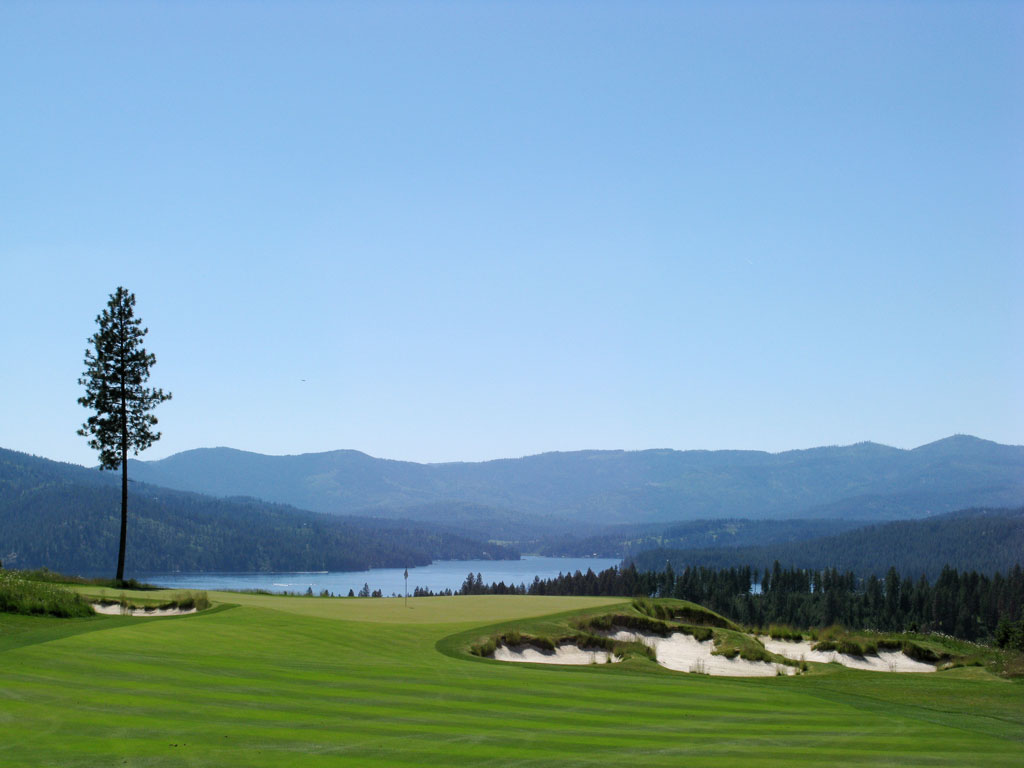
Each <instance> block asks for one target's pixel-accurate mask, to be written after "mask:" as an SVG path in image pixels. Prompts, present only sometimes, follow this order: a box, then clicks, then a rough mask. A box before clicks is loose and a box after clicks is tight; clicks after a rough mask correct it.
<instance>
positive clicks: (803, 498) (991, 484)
mask: <svg viewBox="0 0 1024 768" xmlns="http://www.w3.org/2000/svg"><path fill="white" fill-rule="evenodd" d="M129 475H130V476H131V477H133V478H135V479H136V480H139V481H144V482H148V483H152V484H155V485H161V486H165V487H168V488H175V489H179V490H185V491H193V492H198V493H204V494H210V495H214V496H228V497H229V496H240V495H242V496H251V497H256V498H260V499H264V500H267V501H274V502H279V503H284V504H290V505H293V506H296V507H300V508H303V509H310V510H315V511H318V512H325V513H330V514H357V513H362V512H367V511H370V510H372V512H373V515H374V516H378V517H380V516H386V517H394V516H401V515H402V514H403V510H414V511H415V512H414V514H415V515H416V516H417V517H419V516H420V514H421V513H426V514H428V515H429V517H430V518H431V519H432V520H434V521H435V522H443V521H444V520H445V519H446V517H447V516H448V511H447V510H449V509H450V510H451V514H452V515H454V516H455V517H462V518H466V517H469V518H473V519H475V520H476V521H477V523H478V524H479V528H478V531H480V532H484V529H486V530H487V532H491V533H492V534H493V528H494V526H498V527H505V528H508V527H510V526H513V527H514V524H515V521H517V520H518V521H520V524H521V525H523V526H528V527H538V528H548V529H549V530H553V529H561V530H573V531H576V532H580V533H581V532H582V531H581V528H580V526H602V525H611V524H621V523H644V522H673V521H686V520H697V519H714V518H722V517H731V518H749V519H782V518H846V519H856V520H862V521H865V522H870V521H877V520H894V519H905V518H915V517H925V516H928V515H934V514H939V513H943V512H949V511H953V510H957V509H964V508H968V507H1013V506H1017V505H1020V504H1022V503H1024V446H1014V445H1000V444H998V443H994V442H990V441H987V440H981V439H978V438H976V437H971V436H968V435H957V436H954V437H949V438H946V439H944V440H939V441H937V442H934V443H930V444H928V445H923V446H921V447H919V448H915V449H913V450H902V449H898V448H891V447H888V446H884V445H879V444H877V443H858V444H856V445H850V446H844V447H824V448H812V449H809V450H799V451H786V452H784V453H774V454H773V453H765V452H761V451H674V450H646V451H576V452H570V453H545V454H540V455H537V456H527V457H524V458H519V459H501V460H496V461H485V462H479V463H446V464H416V463H412V462H403V461H391V460H387V459H377V458H373V457H371V456H367V455H366V454H364V453H360V452H358V451H349V450H343V451H331V452H328V453H311V454H302V455H297V456H266V455H262V454H256V453H247V452H245V451H239V450H233V449H230V448H202V449H197V450H192V451H185V452H183V453H178V454H175V455H173V456H170V457H168V458H166V459H162V460H159V461H134V460H133V461H131V462H130V467H129ZM467 505H470V506H468V507H467ZM421 519H422V518H421ZM492 523H493V525H492Z"/></svg>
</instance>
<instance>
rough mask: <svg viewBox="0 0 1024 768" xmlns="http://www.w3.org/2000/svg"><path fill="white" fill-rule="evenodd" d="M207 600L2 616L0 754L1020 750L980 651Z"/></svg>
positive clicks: (841, 754)
mask: <svg viewBox="0 0 1024 768" xmlns="http://www.w3.org/2000/svg"><path fill="white" fill-rule="evenodd" d="M83 589H88V588H87V587H83ZM144 596H145V597H147V598H152V599H161V595H160V593H146V594H145V595H144ZM129 597H131V598H133V599H134V598H135V597H136V595H132V594H130V595H129ZM138 597H142V595H138ZM210 599H211V600H212V601H213V602H214V603H215V604H216V603H218V602H220V603H224V604H231V605H232V606H233V607H227V608H225V607H221V608H220V609H218V608H217V607H216V605H215V607H214V608H213V609H211V610H209V611H204V612H202V613H199V614H194V615H190V616H182V617H173V618H166V619H145V618H143V619H130V618H124V617H110V618H106V617H92V618H87V619H62V620H56V619H46V618H44V619H36V618H34V617H28V616H2V615H0V764H2V765H4V766H47V765H53V766H57V765H59V766H93V765H96V766H100V765H103V766H108V765H127V766H133V765H135V766H143V765H145V766H180V765H190V766H280V765H291V766H319V765H324V766H328V765H330V766H334V765H339V764H341V765H359V766H367V765H368V766H375V765H381V766H383V765H398V766H422V765H438V766H442V765H443V766H450V765H520V766H547V765H557V766H606V765H615V764H618V763H625V764H628V765H630V766H634V765H636V766H649V765H666V766H677V765H680V764H699V765H702V766H725V765H736V764H740V763H753V764H756V765H759V766H794V765H795V766H801V765H835V764H842V765H844V766H849V765H863V766H868V765H871V766H874V765H880V764H900V765H925V764H927V765H933V766H941V765H949V766H953V765H957V766H959V765H965V764H970V765H1007V766H1009V765H1016V764H1019V756H1020V752H1021V749H1022V748H1024V684H1022V683H1021V682H1007V681H1005V680H1002V679H999V678H996V677H994V676H992V675H990V674H988V673H987V672H985V671H984V670H983V669H981V668H964V669H954V670H951V671H947V672H939V673H936V674H932V675H909V676H907V675H885V674H874V673H864V672H856V671H851V670H845V669H841V668H835V669H832V668H822V670H823V671H821V672H820V673H818V674H814V675H809V676H801V677H796V678H764V679H726V678H708V677H704V676H700V675H684V674H678V673H672V672H669V671H666V670H663V669H661V668H660V667H658V666H657V665H656V664H654V663H652V662H650V661H649V660H647V659H643V658H639V657H637V658H634V659H630V660H628V661H627V662H624V663H622V664H606V665H597V666H592V667H591V666H582V667H575V668H557V667H539V666H533V665H518V664H517V665H512V664H502V663H500V662H495V661H491V660H486V659H479V658H474V657H472V656H471V655H469V653H468V651H467V650H466V649H467V648H468V646H469V644H470V643H471V641H472V639H473V638H476V637H480V636H482V635H483V636H486V635H488V634H490V633H491V632H492V631H497V630H498V629H499V628H501V627H508V626H509V625H510V623H512V624H515V623H519V624H521V625H523V626H526V625H529V626H530V627H531V628H532V630H533V631H535V632H536V634H538V635H544V634H547V633H549V632H551V631H553V630H554V628H555V627H558V626H562V625H564V624H565V623H566V622H567V621H570V620H572V619H573V618H574V617H579V616H580V615H581V612H582V615H587V614H592V615H593V614H598V613H607V612H610V611H627V610H628V609H629V608H630V605H629V603H628V602H626V603H623V602H621V601H616V600H614V599H611V600H609V599H599V598H542V597H512V596H505V597H465V598H413V599H410V600H409V604H408V605H409V607H408V608H404V607H403V604H402V601H401V600H373V601H370V600H354V599H353V600H346V599H323V598H315V597H314V598H302V597H276V596H268V595H243V594H226V593H210ZM26 625H27V628H26ZM488 628H490V629H488ZM14 636H17V637H20V638H22V640H21V641H20V642H9V643H8V644H7V645H6V646H5V645H4V642H3V639H4V638H5V637H14Z"/></svg>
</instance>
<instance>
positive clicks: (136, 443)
mask: <svg viewBox="0 0 1024 768" xmlns="http://www.w3.org/2000/svg"><path fill="white" fill-rule="evenodd" d="M134 307H135V294H133V293H132V292H131V291H128V290H126V289H125V288H122V287H120V286H119V287H118V289H117V290H116V291H115V292H114V293H112V294H111V296H110V301H109V302H107V306H106V309H104V310H103V311H102V312H101V313H100V314H99V315H98V316H97V317H96V324H97V325H98V326H99V329H98V330H97V331H96V333H94V334H93V335H92V336H91V337H90V338H89V346H88V347H87V348H86V350H85V371H84V372H83V373H82V378H80V379H79V380H78V383H79V384H80V385H82V386H84V387H85V394H84V395H83V396H82V397H80V398H78V402H79V404H81V405H83V406H85V407H86V408H89V409H91V410H92V411H94V413H93V414H92V415H91V416H89V418H88V419H87V420H86V422H85V423H84V424H83V425H82V428H81V429H79V430H78V434H80V435H82V436H83V437H88V438H90V439H89V447H90V448H93V449H95V450H97V451H99V454H100V469H112V470H116V469H120V470H121V545H120V549H119V551H118V555H117V577H116V578H117V580H118V581H123V580H124V551H125V544H126V542H127V538H128V451H132V452H133V453H134V454H135V455H136V456H137V455H138V454H139V451H144V450H145V449H146V448H149V446H151V445H152V444H153V443H154V442H156V441H157V440H159V439H160V433H159V432H154V431H153V427H154V426H156V423H157V419H156V416H154V415H153V414H152V413H150V411H152V410H153V409H154V408H156V406H157V405H159V404H160V403H162V402H164V401H165V400H170V399H171V393H170V392H164V391H163V390H161V389H151V388H148V387H146V382H147V381H148V380H149V369H150V368H152V367H153V364H154V363H156V356H155V355H151V354H149V353H148V352H146V350H145V348H144V347H143V346H142V340H143V338H144V337H145V336H146V334H147V333H149V329H148V328H143V327H142V320H141V319H140V318H137V317H135V311H134Z"/></svg>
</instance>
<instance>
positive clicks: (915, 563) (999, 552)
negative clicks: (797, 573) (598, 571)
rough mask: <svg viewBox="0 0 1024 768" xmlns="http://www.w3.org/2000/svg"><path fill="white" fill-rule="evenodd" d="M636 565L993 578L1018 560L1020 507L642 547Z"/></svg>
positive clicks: (1023, 531)
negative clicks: (786, 535) (764, 537)
mask: <svg viewBox="0 0 1024 768" xmlns="http://www.w3.org/2000/svg"><path fill="white" fill-rule="evenodd" d="M630 559H631V560H632V561H633V562H634V563H635V564H636V566H637V568H639V569H640V570H657V571H661V570H663V569H664V568H665V563H666V562H669V563H671V564H672V567H673V569H675V570H680V569H682V568H684V567H686V566H688V565H689V566H705V567H709V568H733V567H744V566H751V567H753V568H754V569H755V570H756V571H764V570H765V569H766V568H771V567H772V565H773V563H774V562H775V561H776V560H778V561H779V562H780V563H782V564H783V565H784V567H787V568H793V567H795V568H807V569H810V570H822V569H825V568H836V569H837V570H839V571H840V572H845V571H853V572H854V573H855V574H857V575H858V576H862V577H864V576H869V575H871V574H874V575H875V576H879V577H883V576H885V573H886V571H887V570H888V569H889V567H890V566H893V567H895V568H896V570H897V571H898V572H899V573H900V574H902V575H904V576H910V577H912V578H915V579H916V578H918V577H919V576H921V575H924V576H926V577H927V578H928V579H930V580H934V579H936V578H937V577H938V576H939V574H940V572H941V571H942V569H943V567H944V566H946V565H949V566H951V567H953V568H955V569H957V570H960V571H963V572H968V571H977V572H979V573H984V574H988V575H992V574H994V573H996V572H999V573H1006V572H1009V571H1010V569H1011V568H1013V567H1014V566H1018V565H1019V564H1022V563H1024V508H1018V509H968V510H961V511H957V512H950V513H947V514H944V515H937V516H935V517H930V518H927V519H923V520H897V521H894V522H890V523H881V524H875V525H868V526H864V527H862V528H858V529H856V530H853V531H846V532H843V533H838V534H835V535H831V536H822V537H818V538H812V539H807V540H804V541H790V542H783V541H776V542H771V543H763V544H759V545H756V546H739V547H718V548H708V547H703V548H689V549H677V548H657V549H648V550H647V551H645V552H640V553H638V554H636V555H634V556H632V557H631V558H630Z"/></svg>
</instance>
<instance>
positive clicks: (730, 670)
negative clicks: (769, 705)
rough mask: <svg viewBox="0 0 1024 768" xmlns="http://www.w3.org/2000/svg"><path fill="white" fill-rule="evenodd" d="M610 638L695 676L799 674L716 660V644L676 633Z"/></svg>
mask: <svg viewBox="0 0 1024 768" xmlns="http://www.w3.org/2000/svg"><path fill="white" fill-rule="evenodd" d="M609 637H611V638H613V639H615V640H622V641H625V642H640V643H643V644H644V645H647V646H648V647H650V648H653V649H654V653H655V655H656V656H657V658H658V663H659V664H660V665H661V666H663V667H665V668H666V669H674V670H676V671H679V672H695V673H698V674H705V675H716V676H719V675H720V676H722V677H775V676H776V675H778V674H779V672H780V671H781V672H782V674H784V675H794V674H796V671H797V670H796V668H795V667H790V666H787V665H785V664H773V663H771V662H770V661H749V660H747V659H741V658H740V657H739V656H735V657H733V658H731V659H727V658H726V657H725V656H715V655H714V654H712V653H711V652H712V651H713V650H715V643H714V641H713V640H705V641H704V642H701V641H699V640H698V639H697V638H695V637H693V636H692V635H684V634H683V633H681V632H674V633H672V634H671V635H669V636H668V637H659V636H658V635H649V634H646V633H638V632H628V631H626V630H619V631H618V632H615V633H614V634H611V635H609Z"/></svg>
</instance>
